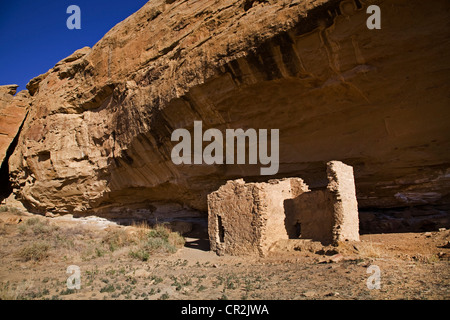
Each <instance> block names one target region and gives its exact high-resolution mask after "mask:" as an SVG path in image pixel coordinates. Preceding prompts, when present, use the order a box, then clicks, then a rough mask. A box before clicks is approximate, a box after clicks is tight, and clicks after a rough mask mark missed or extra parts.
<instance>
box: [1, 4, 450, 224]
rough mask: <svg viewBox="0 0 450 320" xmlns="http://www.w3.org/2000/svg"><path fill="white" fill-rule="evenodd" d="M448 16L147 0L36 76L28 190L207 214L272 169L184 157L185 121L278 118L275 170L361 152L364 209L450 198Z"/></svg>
mask: <svg viewBox="0 0 450 320" xmlns="http://www.w3.org/2000/svg"><path fill="white" fill-rule="evenodd" d="M369 4H377V5H379V6H380V8H381V12H382V28H381V30H369V29H368V28H367V27H366V20H367V18H368V14H367V13H366V8H367V6H368V5H369ZM449 21H450V6H449V3H448V1H446V0H437V1H433V3H427V2H424V1H419V0H413V1H404V0H393V1H381V0H378V1H358V0H355V1H349V0H344V1H337V0H315V1H312V0H311V1H300V0H297V1H295V0H294V1H286V0H285V1H273V0H269V1H255V0H245V1H243V0H223V1H213V0H199V1H163V0H155V1H149V2H148V3H147V4H146V5H145V6H144V7H143V8H142V9H140V10H139V11H138V12H136V13H135V14H133V15H132V16H130V17H129V18H127V19H126V20H125V21H123V22H121V23H119V24H118V25H116V26H115V27H114V28H113V29H112V30H111V31H110V32H108V33H107V34H106V35H105V36H104V38H103V39H101V40H100V41H99V42H98V43H97V44H96V45H95V46H94V47H93V48H83V49H80V50H78V51H77V52H75V53H74V54H73V55H71V56H70V57H68V58H66V59H64V60H62V61H61V62H59V63H57V64H56V65H55V67H54V68H53V69H51V70H49V71H48V72H47V73H46V74H43V75H41V76H39V77H37V78H35V79H33V80H31V81H30V83H29V84H28V86H27V88H28V91H29V94H30V97H29V98H28V102H29V103H30V107H29V108H28V116H27V118H26V121H25V123H24V126H23V128H22V130H21V133H20V137H19V141H18V147H17V148H16V149H15V152H14V154H13V155H12V156H11V157H10V158H9V172H10V178H11V180H12V182H13V186H14V188H15V193H16V195H17V196H18V197H19V198H20V199H21V200H22V201H23V202H24V204H25V205H26V206H27V207H28V208H29V209H30V210H31V211H33V212H38V213H45V212H54V213H65V212H69V213H74V214H80V215H83V214H90V213H97V214H101V215H104V216H133V215H145V216H147V217H158V216H161V217H176V216H195V215H196V214H197V212H204V211H206V209H207V204H206V195H207V194H208V193H210V192H211V191H214V190H217V189H218V187H219V186H220V185H222V184H224V183H225V182H226V181H227V180H230V179H236V178H241V177H244V178H245V179H246V180H247V181H262V180H265V179H267V178H268V177H261V176H260V175H259V169H260V166H257V165H225V164H224V165H181V166H177V165H175V164H173V162H172V160H171V157H170V155H171V150H172V148H173V146H174V144H175V143H174V142H171V139H170V138H171V134H172V132H173V130H175V129H177V128H187V129H189V130H191V131H192V130H193V123H194V121H195V120H199V121H200V120H201V121H203V126H204V130H206V129H207V128H217V129H220V130H221V131H224V130H225V129H226V128H233V129H237V128H243V129H247V128H254V129H257V130H258V129H279V130H280V169H279V172H278V174H277V175H276V176H274V177H277V178H278V177H292V176H298V177H302V178H303V179H304V180H305V182H306V183H308V185H310V186H311V187H312V188H314V187H320V186H322V185H325V184H326V169H325V165H326V162H328V161H330V160H340V161H342V162H344V163H347V164H349V165H352V166H354V170H355V180H356V188H357V197H358V203H359V206H360V208H385V207H405V206H414V205H423V204H433V205H445V204H449V203H450V201H449V200H450V199H449V196H448V194H449V190H450V152H449V150H450V145H449V141H450V139H449V138H450V137H449V131H448V119H449V116H450V111H449V108H448V106H449V94H448V92H450V81H449V80H450V73H449V67H450V63H449V60H448V57H447V54H448V52H449V50H450V41H449V40H450V34H449V32H448V30H449Z"/></svg>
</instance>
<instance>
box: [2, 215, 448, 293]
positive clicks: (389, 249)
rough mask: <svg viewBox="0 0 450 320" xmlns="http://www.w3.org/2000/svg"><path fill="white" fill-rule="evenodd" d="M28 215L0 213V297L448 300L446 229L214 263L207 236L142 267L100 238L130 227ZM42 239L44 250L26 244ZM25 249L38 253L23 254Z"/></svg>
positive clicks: (125, 248)
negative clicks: (76, 275) (72, 280)
mask: <svg viewBox="0 0 450 320" xmlns="http://www.w3.org/2000/svg"><path fill="white" fill-rule="evenodd" d="M29 219H36V217H33V216H32V215H30V214H28V213H20V212H1V213H0V299H149V300H156V299H160V300H164V299H180V300H181V299H182V300H184V299H209V300H211V299H213V300H215V299H248V300H258V299H269V300H272V299H288V300H291V299H445V300H447V299H449V298H450V269H449V263H450V262H449V257H450V245H449V240H450V231H449V230H442V229H441V230H440V231H434V232H426V233H399V234H372V235H362V236H361V240H362V241H361V242H356V243H343V244H341V245H340V246H338V247H337V248H333V247H330V246H328V247H324V246H322V245H321V244H320V243H315V242H309V241H304V240H303V241H301V240H293V241H287V242H280V243H279V244H277V245H276V246H274V248H273V252H272V253H271V254H270V255H269V256H268V257H264V258H261V257H231V256H224V257H219V256H217V255H216V254H214V253H212V252H210V251H208V243H207V241H206V240H202V239H199V238H186V244H185V246H184V247H181V248H180V249H178V251H176V253H172V254H171V253H158V252H157V253H154V254H151V255H150V256H149V257H148V259H147V260H146V261H143V259H139V258H136V257H132V256H131V255H130V252H131V251H133V250H134V247H133V244H127V243H125V244H122V245H121V246H120V247H118V248H115V249H114V250H112V248H111V246H109V245H108V242H107V241H106V240H105V239H111V234H114V232H117V230H125V231H126V232H135V229H137V228H135V227H123V226H118V225H116V224H114V223H111V222H108V221H106V220H104V219H98V218H89V219H73V218H70V217H60V218H45V217H39V219H40V220H39V224H35V227H34V229H32V226H29V225H27V222H26V221H27V220H29ZM36 226H39V228H38V227H36ZM42 243H44V244H46V245H47V247H46V249H45V250H44V251H45V252H44V253H43V254H42V252H40V251H39V250H41V249H40V248H41V247H39V246H35V247H33V245H36V244H42ZM31 247H32V248H34V249H36V250H37V256H36V257H35V256H33V255H31V256H30V255H29V251H26V249H29V248H31ZM27 253H28V255H27ZM39 254H41V255H40V256H39ZM70 265H76V266H78V267H79V268H80V281H81V288H80V289H79V290H76V289H73V290H71V289H68V287H67V279H68V277H69V276H70V275H69V274H68V273H66V271H67V268H68V266H70ZM373 265H374V266H376V267H370V266H373ZM369 267H370V268H369ZM372 268H376V269H378V270H379V271H380V277H379V279H380V287H379V288H372V289H369V288H368V283H369V284H374V283H375V282H374V281H373V279H374V277H375V276H376V274H375V273H372V272H373V271H372V272H370V273H368V272H369V271H370V270H372Z"/></svg>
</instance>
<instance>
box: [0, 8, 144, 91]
mask: <svg viewBox="0 0 450 320" xmlns="http://www.w3.org/2000/svg"><path fill="white" fill-rule="evenodd" d="M146 2H147V1H146V0H72V1H66V0H15V1H7V0H0V85H6V84H18V85H19V86H20V87H19V89H18V91H20V90H25V89H26V88H25V86H26V84H27V83H28V82H29V81H30V80H31V79H32V78H34V77H36V76H38V75H40V74H42V73H45V72H47V71H48V70H49V69H51V68H52V67H53V66H54V65H55V64H56V63H57V62H58V61H60V60H62V59H64V58H65V57H67V56H69V55H71V54H72V53H73V52H74V51H75V50H77V49H80V48H82V47H85V46H89V47H92V46H93V45H94V44H95V43H96V42H98V41H99V40H100V39H101V38H102V37H103V36H104V35H105V33H106V32H108V31H109V30H110V29H111V28H112V27H114V26H115V25H116V24H117V23H119V22H120V21H122V20H124V19H125V18H127V17H128V16H130V15H131V14H132V13H134V12H136V11H137V10H139V9H140V8H141V7H142V6H143V5H144V4H145V3H146ZM70 5H77V6H79V7H80V9H81V30H69V29H68V28H67V26H66V21H67V19H68V18H69V16H70V14H67V13H66V11H67V7H69V6H70Z"/></svg>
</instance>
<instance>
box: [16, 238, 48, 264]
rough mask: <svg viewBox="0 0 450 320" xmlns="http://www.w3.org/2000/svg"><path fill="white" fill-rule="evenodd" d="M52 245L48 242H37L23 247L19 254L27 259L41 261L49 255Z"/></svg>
mask: <svg viewBox="0 0 450 320" xmlns="http://www.w3.org/2000/svg"><path fill="white" fill-rule="evenodd" d="M49 249H50V245H49V244H48V243H47V242H35V243H33V244H31V245H28V246H26V247H24V248H22V249H21V250H20V251H19V252H18V256H19V257H20V258H21V259H23V260H25V261H30V260H34V261H41V260H43V259H45V258H47V257H48V251H49Z"/></svg>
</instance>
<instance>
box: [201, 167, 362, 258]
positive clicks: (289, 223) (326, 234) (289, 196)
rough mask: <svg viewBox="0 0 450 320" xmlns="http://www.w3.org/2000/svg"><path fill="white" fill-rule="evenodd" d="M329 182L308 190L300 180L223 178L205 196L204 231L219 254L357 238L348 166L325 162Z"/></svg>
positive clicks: (246, 253)
mask: <svg viewBox="0 0 450 320" xmlns="http://www.w3.org/2000/svg"><path fill="white" fill-rule="evenodd" d="M327 176H328V185H327V187H326V188H323V189H320V190H314V191H311V190H310V189H309V187H308V185H306V184H305V183H304V182H303V180H302V179H300V178H284V179H278V180H269V181H268V182H263V183H245V182H244V180H243V179H239V180H233V181H228V182H227V183H226V184H225V185H223V186H222V187H220V188H219V190H217V191H215V192H212V193H211V194H209V195H208V233H209V240H210V245H211V250H213V251H215V252H216V253H217V254H218V255H225V254H229V255H252V254H257V255H261V256H265V255H266V254H267V253H268V252H269V251H270V249H271V247H272V246H273V245H274V244H275V243H276V242H277V241H279V240H285V239H299V238H300V239H311V240H314V241H321V242H322V243H324V244H330V243H337V242H339V241H346V240H350V241H359V219H358V204H357V201H356V192H355V183H354V178H353V168H352V167H351V166H348V165H345V164H344V163H342V162H339V161H331V162H328V163H327Z"/></svg>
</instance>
